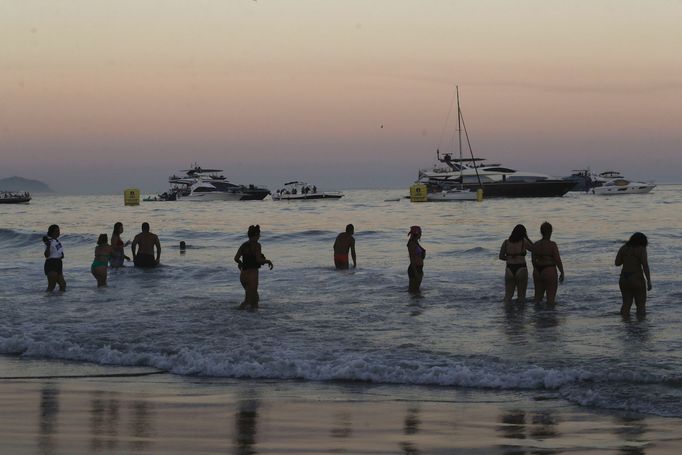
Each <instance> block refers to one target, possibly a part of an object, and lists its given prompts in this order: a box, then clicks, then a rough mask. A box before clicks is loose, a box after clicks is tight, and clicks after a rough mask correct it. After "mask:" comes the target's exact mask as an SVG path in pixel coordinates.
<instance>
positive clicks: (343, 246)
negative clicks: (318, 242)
mask: <svg viewBox="0 0 682 455" xmlns="http://www.w3.org/2000/svg"><path fill="white" fill-rule="evenodd" d="M354 233H355V227H354V226H353V225H352V224H348V225H347V226H346V232H342V233H340V234H339V235H337V236H336V241H335V242H334V265H335V266H336V268H337V269H339V270H346V269H348V250H350V255H351V258H352V259H353V268H355V267H356V266H357V265H358V264H357V260H356V257H355V237H353V234H354Z"/></svg>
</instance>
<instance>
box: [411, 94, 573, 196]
mask: <svg viewBox="0 0 682 455" xmlns="http://www.w3.org/2000/svg"><path fill="white" fill-rule="evenodd" d="M457 119H458V120H457V121H458V126H459V127H458V132H459V158H455V157H453V155H452V154H451V153H444V154H442V155H441V153H440V150H438V149H437V150H436V160H437V163H436V164H435V165H434V166H433V168H432V169H422V170H420V171H419V177H418V179H419V182H421V183H424V184H426V185H427V187H430V186H439V187H442V188H443V189H444V190H446V191H448V190H451V189H453V188H456V189H459V190H469V191H470V192H472V193H474V194H475V192H476V190H478V189H482V190H483V195H484V197H485V198H490V197H493V198H496V197H558V196H563V195H564V194H566V193H567V192H568V191H569V190H570V189H571V188H572V187H573V186H574V182H570V181H566V180H562V179H559V178H553V177H550V176H549V175H545V174H539V173H535V172H526V171H517V170H516V169H512V168H509V167H506V166H502V165H501V164H493V163H487V162H486V161H487V160H486V159H485V158H477V157H475V156H474V153H473V150H472V148H471V143H470V141H469V133H468V132H467V128H466V125H465V123H464V118H463V116H462V110H461V108H460V105H459V88H458V89H457ZM462 131H463V132H464V135H465V138H466V142H467V146H468V149H469V154H470V158H464V157H463V156H462ZM431 192H432V191H429V193H431Z"/></svg>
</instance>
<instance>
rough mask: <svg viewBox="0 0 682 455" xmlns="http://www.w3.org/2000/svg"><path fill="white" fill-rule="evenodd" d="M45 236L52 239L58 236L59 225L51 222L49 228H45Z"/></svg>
mask: <svg viewBox="0 0 682 455" xmlns="http://www.w3.org/2000/svg"><path fill="white" fill-rule="evenodd" d="M47 236H48V237H52V238H53V239H56V238H57V237H59V226H58V225H56V224H53V225H51V226H50V227H49V228H47Z"/></svg>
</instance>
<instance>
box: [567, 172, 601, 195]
mask: <svg viewBox="0 0 682 455" xmlns="http://www.w3.org/2000/svg"><path fill="white" fill-rule="evenodd" d="M571 172H573V173H572V174H571V175H569V176H568V177H563V178H562V180H566V181H568V182H573V184H574V185H573V187H572V188H571V189H570V190H569V191H584V192H588V191H590V190H591V189H592V188H593V187H594V186H595V179H594V176H593V174H592V172H591V171H590V169H589V168H587V169H574V170H573V171H571Z"/></svg>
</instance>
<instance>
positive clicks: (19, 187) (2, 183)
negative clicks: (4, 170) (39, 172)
mask: <svg viewBox="0 0 682 455" xmlns="http://www.w3.org/2000/svg"><path fill="white" fill-rule="evenodd" d="M0 190H3V191H29V192H31V193H54V191H53V190H52V188H50V187H49V186H47V185H46V184H45V183H43V182H41V181H39V180H31V179H25V178H23V177H7V178H4V179H0Z"/></svg>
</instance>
